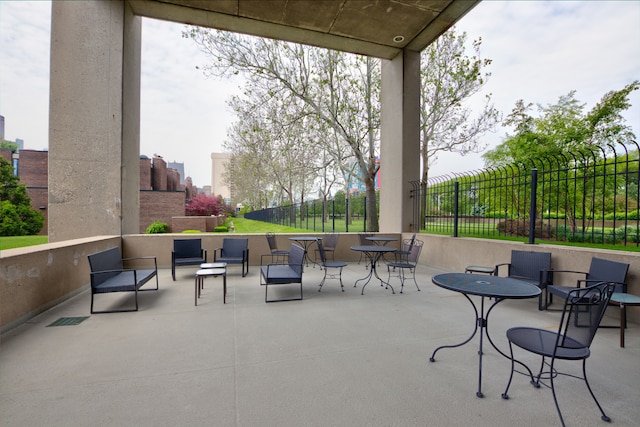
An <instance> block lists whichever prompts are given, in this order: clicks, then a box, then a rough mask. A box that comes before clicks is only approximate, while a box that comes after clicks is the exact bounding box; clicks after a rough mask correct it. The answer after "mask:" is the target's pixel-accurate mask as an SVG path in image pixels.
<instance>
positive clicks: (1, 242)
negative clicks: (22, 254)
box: [0, 235, 49, 250]
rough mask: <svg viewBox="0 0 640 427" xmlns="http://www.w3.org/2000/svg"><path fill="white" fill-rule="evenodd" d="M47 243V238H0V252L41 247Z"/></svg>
mask: <svg viewBox="0 0 640 427" xmlns="http://www.w3.org/2000/svg"><path fill="white" fill-rule="evenodd" d="M48 242H49V236H40V235H38V236H0V250H3V249H13V248H23V247H25V246H34V245H42V244H44V243H48Z"/></svg>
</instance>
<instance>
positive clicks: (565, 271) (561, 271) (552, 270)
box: [546, 269, 588, 288]
mask: <svg viewBox="0 0 640 427" xmlns="http://www.w3.org/2000/svg"><path fill="white" fill-rule="evenodd" d="M546 271H547V274H549V275H550V277H551V281H550V282H549V284H552V285H553V276H554V274H555V273H569V274H584V275H585V277H586V276H587V274H588V273H587V272H586V271H576V270H555V269H551V270H546ZM580 280H584V279H578V280H577V281H576V287H577V288H579V287H580V283H579V282H580Z"/></svg>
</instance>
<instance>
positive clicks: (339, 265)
mask: <svg viewBox="0 0 640 427" xmlns="http://www.w3.org/2000/svg"><path fill="white" fill-rule="evenodd" d="M318 253H319V254H320V266H321V267H322V269H323V270H324V277H323V278H322V281H321V282H320V287H319V288H318V292H320V291H322V285H324V282H325V280H327V278H330V279H336V280H340V288H341V289H342V292H344V285H343V284H342V269H343V268H344V267H346V266H347V263H346V262H344V261H335V260H331V261H329V260H327V255H326V252H325V249H324V245H323V243H322V240H318ZM329 269H337V270H338V272H337V273H334V274H330V273H329Z"/></svg>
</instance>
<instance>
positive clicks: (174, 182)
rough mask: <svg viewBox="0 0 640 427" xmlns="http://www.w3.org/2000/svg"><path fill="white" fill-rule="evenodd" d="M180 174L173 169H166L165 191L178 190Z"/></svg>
mask: <svg viewBox="0 0 640 427" xmlns="http://www.w3.org/2000/svg"><path fill="white" fill-rule="evenodd" d="M179 187H180V174H179V173H178V171H177V170H175V169H167V191H178V189H179Z"/></svg>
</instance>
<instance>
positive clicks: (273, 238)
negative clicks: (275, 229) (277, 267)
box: [267, 233, 278, 252]
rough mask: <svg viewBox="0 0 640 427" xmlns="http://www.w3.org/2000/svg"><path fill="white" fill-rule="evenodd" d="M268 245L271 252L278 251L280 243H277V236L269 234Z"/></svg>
mask: <svg viewBox="0 0 640 427" xmlns="http://www.w3.org/2000/svg"><path fill="white" fill-rule="evenodd" d="M267 243H268V244H269V250H270V251H271V252H273V251H277V250H278V243H277V242H276V235H275V234H273V233H267Z"/></svg>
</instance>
